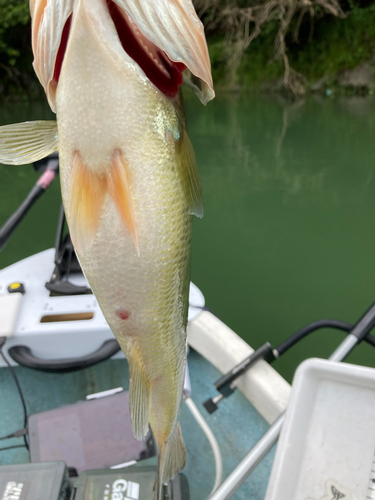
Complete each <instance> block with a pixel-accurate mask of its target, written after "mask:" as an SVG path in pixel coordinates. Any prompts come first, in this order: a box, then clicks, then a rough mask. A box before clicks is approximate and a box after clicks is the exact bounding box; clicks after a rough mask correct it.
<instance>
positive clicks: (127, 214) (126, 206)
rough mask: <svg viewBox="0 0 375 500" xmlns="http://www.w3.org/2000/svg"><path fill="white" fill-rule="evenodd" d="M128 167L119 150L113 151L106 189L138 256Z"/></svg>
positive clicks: (136, 232)
mask: <svg viewBox="0 0 375 500" xmlns="http://www.w3.org/2000/svg"><path fill="white" fill-rule="evenodd" d="M130 177H131V176H130V172H129V168H128V166H127V163H126V162H125V160H124V158H123V156H122V153H121V151H120V150H116V151H115V152H114V153H113V157H112V163H111V169H110V172H109V174H108V175H107V184H108V191H109V193H110V195H111V196H112V198H113V201H114V202H115V205H116V208H117V211H118V213H119V215H120V217H121V219H122V222H123V223H124V225H125V227H126V228H127V229H128V230H129V232H130V234H131V236H132V238H133V241H134V245H135V248H136V249H137V253H138V257H139V243H138V231H137V223H136V219H135V213H134V206H133V198H132V193H131V178H130Z"/></svg>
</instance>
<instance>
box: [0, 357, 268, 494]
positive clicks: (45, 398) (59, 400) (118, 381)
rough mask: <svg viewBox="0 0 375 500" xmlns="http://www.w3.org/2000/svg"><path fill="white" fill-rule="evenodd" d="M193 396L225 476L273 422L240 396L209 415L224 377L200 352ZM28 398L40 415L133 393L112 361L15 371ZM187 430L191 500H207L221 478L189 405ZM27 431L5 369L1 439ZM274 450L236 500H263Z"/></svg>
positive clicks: (12, 458) (1, 373) (121, 367)
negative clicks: (55, 370)
mask: <svg viewBox="0 0 375 500" xmlns="http://www.w3.org/2000/svg"><path fill="white" fill-rule="evenodd" d="M188 363H189V369H190V377H191V385H192V395H191V398H192V399H193V401H194V402H195V404H196V405H197V407H198V408H199V410H200V411H201V413H202V414H203V415H204V418H205V419H206V421H207V423H208V424H209V426H210V427H211V429H212V431H213V432H214V434H215V436H216V439H217V440H218V443H219V446H220V449H221V453H222V457H223V464H224V475H223V477H224V478H225V477H226V476H227V475H228V474H229V473H230V472H231V471H232V470H233V468H234V467H235V466H236V464H238V462H239V461H240V460H241V459H242V458H243V457H244V456H245V455H246V453H247V451H248V450H249V449H250V448H251V447H252V446H253V445H254V444H255V443H256V442H257V440H258V439H259V438H260V437H261V436H262V435H263V433H264V432H265V431H266V430H267V429H268V424H267V423H266V422H265V420H264V419H263V418H262V417H261V416H260V415H259V413H258V412H257V411H256V410H255V409H254V408H253V407H252V406H251V404H250V403H249V402H248V401H247V400H246V399H245V398H244V397H243V396H242V394H241V393H239V392H235V393H234V394H233V395H232V396H231V397H230V398H228V399H226V400H223V401H222V402H221V404H220V407H219V409H218V410H217V411H216V412H215V413H214V414H212V415H209V414H208V413H207V412H206V410H205V409H204V407H203V406H202V403H203V401H205V400H206V399H207V398H208V397H212V396H214V395H216V392H215V389H214V387H213V385H212V383H213V382H214V381H215V380H217V378H218V377H219V376H220V372H219V371H218V370H216V368H214V367H213V366H212V365H211V364H210V363H208V362H207V361H206V360H205V359H204V358H202V356H200V355H199V354H198V353H197V352H195V351H193V350H191V351H190V354H189V358H188ZM15 371H16V374H17V376H18V378H19V381H20V385H21V388H22V390H23V393H24V395H25V399H26V404H27V408H28V413H29V414H32V413H37V412H40V411H44V410H49V409H52V408H56V407H58V406H61V405H65V404H72V403H75V402H77V401H82V400H84V399H85V397H86V395H87V394H92V393H96V392H100V391H105V390H108V389H113V388H115V387H123V388H124V389H128V386H129V382H128V364H127V362H126V360H108V361H105V362H103V363H100V364H98V365H96V366H94V367H91V368H86V369H84V370H81V371H79V372H74V373H65V374H52V373H44V372H38V371H35V370H30V369H27V368H24V367H15ZM180 420H181V426H182V431H183V434H184V438H185V443H186V448H187V464H186V468H185V470H184V474H185V475H186V476H187V478H188V480H189V488H190V496H191V500H205V499H206V498H207V496H208V494H209V493H210V491H211V488H212V486H213V483H214V477H215V463H214V459H213V454H212V451H211V447H210V445H209V443H208V441H207V439H206V437H205V435H204V434H203V432H202V430H201V429H200V427H199V426H198V424H197V423H196V421H195V419H194V418H193V416H192V415H191V413H190V411H189V409H188V408H187V406H186V405H185V404H182V407H181V416H180ZM22 427H23V410H22V405H21V401H20V398H19V395H18V391H17V388H16V386H15V383H14V379H13V378H12V376H11V373H10V371H9V369H8V368H1V369H0V436H5V435H8V434H10V433H12V432H15V431H16V430H18V429H20V428H22ZM22 442H23V441H22V438H17V439H11V440H6V441H0V447H5V446H11V445H14V444H22ZM273 456H274V450H272V451H271V452H270V453H269V454H268V456H266V458H265V459H264V460H263V461H262V462H261V464H260V465H259V466H258V467H257V469H256V470H255V471H254V472H253V474H252V475H251V476H250V477H249V478H248V479H247V480H246V482H245V483H244V484H243V485H242V487H241V488H240V489H239V490H238V491H237V493H236V494H235V495H234V496H233V499H234V500H250V499H252V500H263V499H264V496H265V493H266V488H267V482H268V478H269V475H270V472H271V467H272V461H273ZM28 461H29V456H28V452H27V450H26V448H16V449H13V450H9V451H1V452H0V465H5V464H12V463H13V464H14V463H25V462H28Z"/></svg>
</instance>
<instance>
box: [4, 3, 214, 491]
mask: <svg viewBox="0 0 375 500" xmlns="http://www.w3.org/2000/svg"><path fill="white" fill-rule="evenodd" d="M30 12H31V18H32V48H33V53H34V63H33V65H34V69H35V72H36V74H37V76H38V78H39V80H40V83H41V84H42V86H43V88H44V90H45V93H46V97H47V99H48V103H49V105H50V107H51V109H52V111H54V112H55V113H56V121H36V122H26V123H21V124H12V125H6V126H3V127H0V162H1V163H9V164H25V163H31V162H33V161H36V160H39V159H41V158H43V157H45V156H47V155H48V154H51V153H52V152H53V151H56V150H58V151H59V159H60V182H61V193H62V199H63V204H64V209H65V213H66V218H67V222H68V226H69V231H70V235H71V238H72V242H73V244H74V247H75V250H76V253H77V256H78V259H79V262H80V264H81V267H82V270H83V272H84V274H85V276H86V278H87V281H88V283H89V285H90V287H91V289H92V291H93V293H94V294H95V296H96V298H97V300H98V303H99V305H100V307H101V310H102V311H103V314H104V316H105V318H106V320H107V322H108V324H109V326H110V328H111V330H112V332H113V334H114V335H115V337H116V339H117V340H118V342H119V344H120V346H121V349H122V350H123V352H124V353H125V356H126V358H127V360H128V362H129V380H130V382H129V391H130V413H131V420H132V428H133V432H134V435H135V436H136V437H137V438H138V439H144V438H145V436H146V435H147V433H148V432H149V426H150V427H151V429H152V432H153V435H154V438H155V441H156V446H157V452H158V479H157V484H156V487H155V492H156V498H158V499H159V498H160V497H161V492H162V485H163V484H164V483H165V482H167V481H168V480H169V479H171V478H173V477H174V476H175V475H176V474H177V473H178V472H180V471H181V470H182V469H183V468H184V465H185V460H186V451H185V445H184V441H183V437H182V433H181V426H180V424H179V421H178V417H179V411H180V406H181V400H182V396H183V381H184V375H185V364H186V346H187V341H186V327H187V313H188V294H189V279H190V278H189V274H190V241H191V231H192V216H193V215H195V216H197V217H202V216H203V201H202V188H201V181H200V178H199V173H198V169H197V163H196V157H195V153H194V150H193V147H192V144H191V141H190V139H189V136H188V133H187V129H186V123H185V117H184V111H183V102H182V94H181V86H182V84H183V83H185V84H186V85H188V86H189V87H190V88H191V89H192V90H193V91H194V92H195V94H196V95H197V96H198V98H199V99H200V101H201V102H202V103H203V104H207V103H208V101H209V100H211V99H212V98H213V97H214V96H215V93H214V89H213V82H212V75H211V65H210V59H209V54H208V49H207V43H206V38H205V34H204V28H203V25H202V23H201V21H200V20H199V18H198V16H197V14H196V12H195V9H194V6H193V4H192V2H191V0H64V1H62V0H30Z"/></svg>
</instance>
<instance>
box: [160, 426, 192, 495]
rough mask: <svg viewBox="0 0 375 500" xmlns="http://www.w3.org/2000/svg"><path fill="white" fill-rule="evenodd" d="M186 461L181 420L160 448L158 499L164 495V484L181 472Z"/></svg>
mask: <svg viewBox="0 0 375 500" xmlns="http://www.w3.org/2000/svg"><path fill="white" fill-rule="evenodd" d="M185 463H186V449H185V443H184V438H183V436H182V431H181V425H180V422H177V424H176V427H175V429H174V431H173V434H172V435H171V437H170V438H169V439H168V441H167V442H166V443H165V444H163V445H162V446H161V448H160V450H159V456H158V478H157V484H156V490H157V499H158V500H159V499H161V498H163V497H162V488H163V484H165V483H167V482H168V481H169V480H170V479H172V478H173V477H174V476H175V475H176V474H178V473H179V472H181V471H182V470H183V468H184V467H185Z"/></svg>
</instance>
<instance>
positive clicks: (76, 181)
mask: <svg viewBox="0 0 375 500" xmlns="http://www.w3.org/2000/svg"><path fill="white" fill-rule="evenodd" d="M106 190H107V186H106V182H105V179H104V178H102V177H100V176H99V175H97V174H94V173H93V172H91V171H90V170H89V169H88V168H87V167H86V166H85V165H84V163H83V161H82V158H81V156H80V154H79V153H78V151H76V152H75V153H74V156H73V164H72V173H71V177H70V185H69V195H68V196H69V197H68V213H67V219H68V223H69V230H70V234H71V237H72V242H73V245H74V247H75V248H76V250H77V251H78V253H80V252H82V251H83V250H86V249H88V248H90V247H91V245H92V243H93V241H94V238H95V235H96V233H97V230H98V227H99V222H100V212H101V208H102V204H103V200H104V196H105V193H106Z"/></svg>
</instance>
